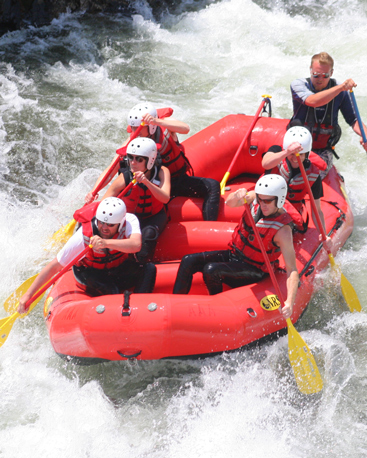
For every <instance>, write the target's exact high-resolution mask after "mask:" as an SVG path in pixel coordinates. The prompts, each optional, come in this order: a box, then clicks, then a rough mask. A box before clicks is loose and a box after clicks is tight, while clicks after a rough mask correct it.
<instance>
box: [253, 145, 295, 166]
mask: <svg viewBox="0 0 367 458" xmlns="http://www.w3.org/2000/svg"><path fill="white" fill-rule="evenodd" d="M301 151H302V146H301V145H300V144H299V143H298V142H293V143H291V144H290V145H289V146H288V148H286V149H285V150H283V151H281V152H279V153H273V152H272V151H268V152H267V153H265V154H264V157H263V160H262V163H261V165H262V166H263V168H264V169H265V170H270V169H272V168H274V167H276V166H277V165H278V164H280V163H281V162H282V160H283V159H285V158H286V157H288V156H290V155H291V154H296V153H299V152H301Z"/></svg>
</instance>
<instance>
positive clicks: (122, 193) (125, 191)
mask: <svg viewBox="0 0 367 458" xmlns="http://www.w3.org/2000/svg"><path fill="white" fill-rule="evenodd" d="M135 183H136V180H135V178H134V179H133V180H132V181H130V183H129V184H128V185H127V186H126V188H124V189H123V190H122V191H121V192H120V194H119V195H118V196H117V197H118V198H119V199H121V197H124V196H125V195H126V194H127V192H128V191H130V189H131V188H132V187H133V186H134V184H135Z"/></svg>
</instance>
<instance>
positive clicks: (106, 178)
mask: <svg viewBox="0 0 367 458" xmlns="http://www.w3.org/2000/svg"><path fill="white" fill-rule="evenodd" d="M143 127H144V123H141V124H140V126H139V127H138V128H137V129H136V131H135V132H133V133H132V134H131V135H130V138H129V141H128V143H127V145H128V144H129V143H130V142H131V141H133V140H134V138H136V137H137V136H138V135H139V134H140V131H141V129H142V128H143ZM127 145H125V146H124V147H122V148H119V149H118V150H116V153H117V151H119V153H118V155H117V157H116V158H115V160H114V161H113V163H112V164H111V166H110V167H109V169H108V170H107V172H106V173H105V176H104V177H103V179H102V180H101V181H100V182H99V183H98V185H97V186H96V188H95V189H94V190H93V191H92V194H93V197H95V196H96V195H97V194H98V193H99V191H100V190H101V189H102V188H103V187H104V186H105V184H106V181H107V180H108V178H109V176H110V175H111V173H112V172H113V169H114V168H115V167H116V165H117V164H118V163H119V161H120V160H121V156H122V155H123V154H122V153H123V152H124V151H126V147H127ZM120 151H121V152H120Z"/></svg>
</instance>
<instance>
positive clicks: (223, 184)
mask: <svg viewBox="0 0 367 458" xmlns="http://www.w3.org/2000/svg"><path fill="white" fill-rule="evenodd" d="M261 97H263V100H262V102H261V104H260V106H259V108H258V110H257V112H256V113H255V116H254V119H253V121H252V123H251V125H250V127H249V129H248V131H247V132H246V135H245V136H244V137H243V140H242V142H241V144H240V146H239V147H238V149H237V151H236V154H235V155H234V157H233V159H232V162H231V163H230V165H229V167H228V170H227V172H226V173H225V174H224V176H223V178H222V181H221V182H220V192H221V194H222V195H223V194H224V191H225V187H226V184H227V181H228V178H229V175H230V174H231V171H232V168H233V166H234V164H235V163H236V161H237V158H238V156H239V154H240V152H241V150H242V147H243V145H244V144H245V142H246V140H247V139H248V137H249V135H250V134H251V132H252V129H253V128H254V126H255V124H256V121H257V120H258V118H259V116H260V112H261V110H262V109H263V107H264V105H265V104H266V103H270V99H271V95H262V96H261Z"/></svg>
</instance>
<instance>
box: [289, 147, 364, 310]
mask: <svg viewBox="0 0 367 458" xmlns="http://www.w3.org/2000/svg"><path fill="white" fill-rule="evenodd" d="M296 157H297V161H298V167H299V169H300V171H301V173H302V177H303V181H304V182H305V185H306V186H307V192H308V195H309V196H310V202H311V207H312V210H313V212H314V214H315V218H316V221H317V225H318V226H319V231H320V234H321V238H322V240H323V241H325V240H326V234H325V230H324V227H323V225H322V223H321V218H320V215H319V212H318V210H317V207H316V202H315V198H314V196H313V194H312V189H311V185H310V183H309V181H308V178H307V175H306V171H305V168H304V166H303V162H302V161H301V158H300V155H299V153H297V154H296ZM325 249H326V252H327V254H328V256H329V260H330V264H331V266H332V267H333V268H336V269H337V270H339V271H340V269H339V267H338V266H337V265H336V262H335V259H334V256H333V254H332V253H331V251H330V250H329V248H328V247H325ZM340 286H341V290H342V293H343V296H344V299H345V302H346V303H347V305H348V307H349V309H350V311H351V312H354V311H357V312H360V311H361V309H362V308H361V304H360V302H359V299H358V296H357V293H356V292H355V290H354V288H353V286H352V285H351V284H350V282H349V281H348V280H347V278H346V277H345V276H344V275H343V272H341V271H340Z"/></svg>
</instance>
